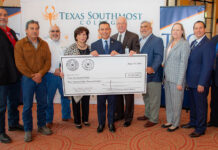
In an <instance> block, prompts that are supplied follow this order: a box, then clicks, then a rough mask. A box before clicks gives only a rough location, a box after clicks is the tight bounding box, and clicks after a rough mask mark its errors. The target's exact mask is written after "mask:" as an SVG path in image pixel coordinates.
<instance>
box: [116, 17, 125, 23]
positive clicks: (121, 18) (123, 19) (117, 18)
mask: <svg viewBox="0 0 218 150" xmlns="http://www.w3.org/2000/svg"><path fill="white" fill-rule="evenodd" d="M120 19H123V20H124V22H125V24H127V21H126V17H124V16H119V17H118V18H117V21H118V20H120ZM117 21H116V24H117Z"/></svg>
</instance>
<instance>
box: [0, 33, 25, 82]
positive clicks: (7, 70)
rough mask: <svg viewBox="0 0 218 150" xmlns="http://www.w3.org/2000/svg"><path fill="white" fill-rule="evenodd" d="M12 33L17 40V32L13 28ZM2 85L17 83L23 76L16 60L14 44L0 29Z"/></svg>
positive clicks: (0, 77) (0, 73)
mask: <svg viewBox="0 0 218 150" xmlns="http://www.w3.org/2000/svg"><path fill="white" fill-rule="evenodd" d="M10 32H11V34H12V35H13V37H14V38H15V40H16V41H17V37H16V33H15V32H14V31H13V30H12V29H11V30H10ZM0 41H1V42H0V85H7V84H10V83H15V82H16V81H18V80H19V79H20V77H21V74H20V73H19V72H18V70H17V68H16V65H15V60H14V46H13V45H12V43H11V42H10V40H9V39H8V37H7V35H6V34H5V33H4V31H2V30H1V29H0Z"/></svg>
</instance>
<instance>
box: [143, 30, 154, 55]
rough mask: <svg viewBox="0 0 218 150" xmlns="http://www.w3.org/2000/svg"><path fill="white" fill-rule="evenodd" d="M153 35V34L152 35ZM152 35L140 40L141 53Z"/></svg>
mask: <svg viewBox="0 0 218 150" xmlns="http://www.w3.org/2000/svg"><path fill="white" fill-rule="evenodd" d="M151 34H152V33H151ZM151 34H149V35H148V36H147V37H145V38H143V37H142V39H141V40H140V52H141V50H142V47H143V46H144V44H145V43H146V42H147V40H148V38H149V37H150V36H151Z"/></svg>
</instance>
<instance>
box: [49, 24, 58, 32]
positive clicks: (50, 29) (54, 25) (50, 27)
mask: <svg viewBox="0 0 218 150" xmlns="http://www.w3.org/2000/svg"><path fill="white" fill-rule="evenodd" d="M53 27H57V28H58V29H59V30H60V27H59V26H58V25H56V24H55V25H52V26H50V28H49V32H50V31H51V30H52V28H53Z"/></svg>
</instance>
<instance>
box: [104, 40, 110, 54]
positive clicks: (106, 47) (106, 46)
mask: <svg viewBox="0 0 218 150" xmlns="http://www.w3.org/2000/svg"><path fill="white" fill-rule="evenodd" d="M104 42H105V47H104V50H105V53H106V54H109V47H108V43H107V41H106V40H105V41H104Z"/></svg>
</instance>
